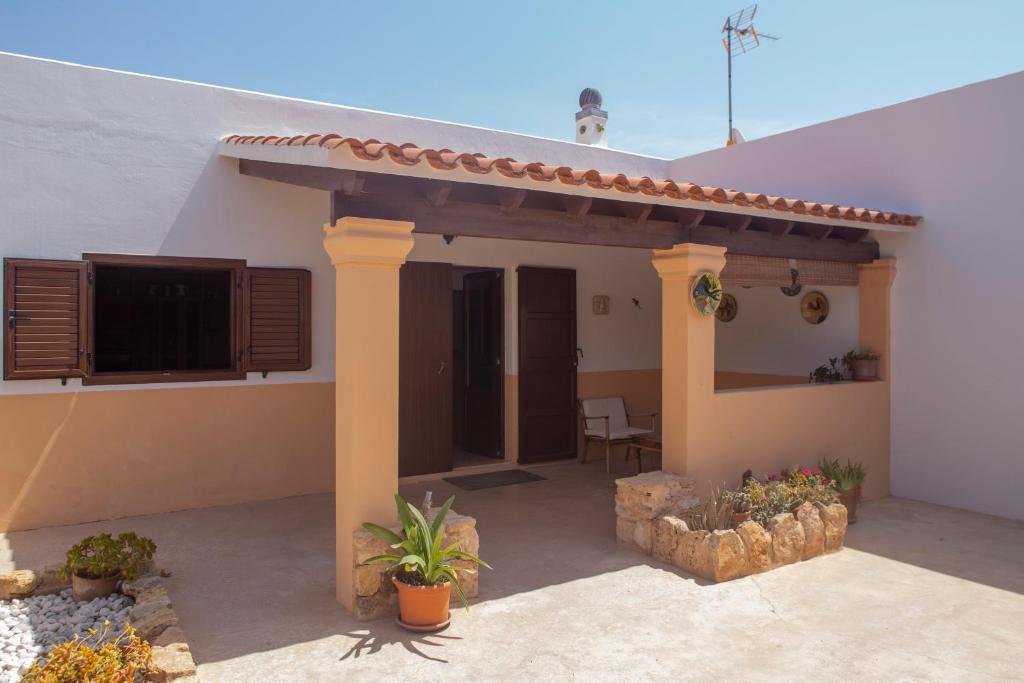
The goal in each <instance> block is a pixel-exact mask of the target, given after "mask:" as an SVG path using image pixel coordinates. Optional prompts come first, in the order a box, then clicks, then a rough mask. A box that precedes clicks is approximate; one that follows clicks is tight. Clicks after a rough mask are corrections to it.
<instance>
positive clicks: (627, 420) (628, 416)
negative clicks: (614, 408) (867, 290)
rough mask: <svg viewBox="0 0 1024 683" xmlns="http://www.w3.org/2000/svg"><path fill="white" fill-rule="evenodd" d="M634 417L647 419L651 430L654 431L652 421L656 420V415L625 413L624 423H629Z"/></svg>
mask: <svg viewBox="0 0 1024 683" xmlns="http://www.w3.org/2000/svg"><path fill="white" fill-rule="evenodd" d="M634 417H649V418H650V419H651V429H654V421H655V420H656V419H657V418H658V413H637V414H635V415H634V414H633V413H626V422H629V421H630V420H632V419H633V418H634Z"/></svg>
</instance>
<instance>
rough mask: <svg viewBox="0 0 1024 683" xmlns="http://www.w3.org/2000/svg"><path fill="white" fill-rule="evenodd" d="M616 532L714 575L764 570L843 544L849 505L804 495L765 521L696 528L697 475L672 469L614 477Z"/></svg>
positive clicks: (644, 547)
mask: <svg viewBox="0 0 1024 683" xmlns="http://www.w3.org/2000/svg"><path fill="white" fill-rule="evenodd" d="M616 489H617V490H616V494H615V512H616V527H615V535H616V538H618V540H619V541H620V542H622V543H625V544H626V545H628V546H630V547H632V548H634V549H636V550H639V551H640V552H643V553H645V554H647V555H653V556H654V557H655V558H657V559H659V560H661V561H662V562H667V563H670V564H673V565H675V566H677V567H679V568H680V569H682V570H684V571H687V572H689V573H691V574H695V575H697V576H700V577H702V578H705V579H709V580H711V581H715V582H721V581H730V580H732V579H738V578H740V577H743V576H749V575H750V574H758V573H761V572H766V571H769V570H771V569H774V568H776V567H781V566H783V565H786V564H792V563H794V562H800V561H802V560H809V559H811V558H813V557H817V556H819V555H822V554H824V553H827V552H834V551H836V550H839V549H840V548H842V547H843V542H844V540H845V537H846V526H847V518H846V507H845V506H843V505H842V504H840V503H832V504H830V505H825V504H823V503H804V504H803V505H801V506H800V507H799V508H797V510H796V511H795V512H793V513H789V512H787V513H783V514H779V515H776V516H775V517H773V518H772V519H771V520H770V521H769V523H768V527H767V528H765V527H762V526H761V525H760V524H758V523H757V522H754V521H746V522H743V523H742V524H740V525H739V526H738V527H737V528H736V529H727V530H717V531H704V530H691V529H690V528H689V526H688V525H687V523H686V521H685V518H686V517H687V514H686V513H687V511H688V510H690V509H692V508H693V507H695V506H696V505H698V504H699V502H700V501H699V499H697V498H696V496H694V495H693V491H694V482H693V479H690V478H688V477H681V476H679V475H675V474H670V473H668V472H661V471H659V472H647V473H645V474H641V475H638V476H636V477H629V478H626V479H619V480H618V481H616Z"/></svg>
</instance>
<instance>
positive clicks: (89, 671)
mask: <svg viewBox="0 0 1024 683" xmlns="http://www.w3.org/2000/svg"><path fill="white" fill-rule="evenodd" d="M110 636H111V632H110V622H109V621H106V622H104V623H103V629H102V630H101V631H99V632H97V630H96V629H90V630H89V634H88V636H87V637H85V638H81V637H79V636H77V635H76V636H75V637H74V638H72V639H71V640H70V641H68V642H65V643H59V644H57V645H54V646H53V649H52V650H50V653H49V654H48V655H47V656H46V661H43V660H42V659H40V660H38V661H36V662H35V663H34V664H33V665H32V668H31V669H29V670H28V673H26V674H25V676H24V678H22V679H21V683H81V682H82V681H97V682H98V681H104V683H132V682H133V681H138V680H142V678H143V677H144V676H145V675H146V674H149V673H151V672H152V667H151V665H150V657H151V656H152V654H153V649H152V648H151V647H150V645H149V643H147V642H146V641H145V640H143V639H142V638H140V637H139V635H138V633H136V632H135V629H133V628H132V627H131V626H125V628H124V631H123V632H122V633H120V634H119V635H118V636H117V637H116V638H113V639H112V638H111V637H110Z"/></svg>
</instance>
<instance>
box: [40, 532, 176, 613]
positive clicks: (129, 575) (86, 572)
mask: <svg viewBox="0 0 1024 683" xmlns="http://www.w3.org/2000/svg"><path fill="white" fill-rule="evenodd" d="M155 552H156V544H155V543H153V541H152V540H151V539H148V538H145V537H141V536H139V535H137V534H136V533H135V532H133V531H129V532H127V533H123V534H120V535H119V536H118V537H117V538H114V537H113V536H111V535H110V534H99V535H97V536H88V537H86V538H83V539H82V540H81V542H79V543H77V544H75V545H73V546H72V547H71V549H70V550H68V553H67V560H66V562H65V564H64V566H63V567H61V569H60V575H61V578H62V579H64V580H67V579H68V578H69V577H70V578H71V593H72V595H73V596H74V598H75V600H77V601H79V602H81V601H84V600H93V599H95V598H105V597H107V596H108V595H110V594H111V593H113V592H114V591H115V590H116V589H117V584H118V582H119V581H121V580H122V579H134V578H136V577H137V576H138V575H139V574H140V573H141V571H142V569H143V567H145V566H146V564H147V563H148V562H149V561H150V560H152V559H153V554H154V553H155Z"/></svg>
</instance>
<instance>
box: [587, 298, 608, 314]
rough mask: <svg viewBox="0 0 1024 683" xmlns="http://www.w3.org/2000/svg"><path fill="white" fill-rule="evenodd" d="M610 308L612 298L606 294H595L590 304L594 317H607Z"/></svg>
mask: <svg viewBox="0 0 1024 683" xmlns="http://www.w3.org/2000/svg"><path fill="white" fill-rule="evenodd" d="M611 307H612V298H611V297H610V296H608V295H607V294H595V295H594V299H593V301H592V302H591V310H592V311H593V312H594V315H608V313H609V312H610V311H611Z"/></svg>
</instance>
